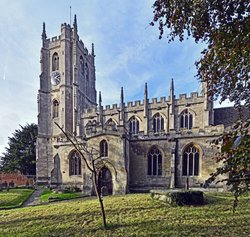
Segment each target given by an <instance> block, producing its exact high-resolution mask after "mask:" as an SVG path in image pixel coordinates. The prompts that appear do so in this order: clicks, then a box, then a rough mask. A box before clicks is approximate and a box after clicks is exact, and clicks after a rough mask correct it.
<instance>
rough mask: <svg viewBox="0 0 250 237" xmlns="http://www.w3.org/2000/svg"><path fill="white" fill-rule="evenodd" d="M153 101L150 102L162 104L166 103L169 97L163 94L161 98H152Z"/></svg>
mask: <svg viewBox="0 0 250 237" xmlns="http://www.w3.org/2000/svg"><path fill="white" fill-rule="evenodd" d="M151 101H152V102H151V103H150V104H153V105H154V104H162V103H166V102H167V99H166V97H165V96H162V97H160V100H158V98H152V99H151Z"/></svg>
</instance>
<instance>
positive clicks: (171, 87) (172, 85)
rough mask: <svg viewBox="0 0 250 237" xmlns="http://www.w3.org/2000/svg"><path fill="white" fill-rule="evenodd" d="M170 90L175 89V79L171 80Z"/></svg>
mask: <svg viewBox="0 0 250 237" xmlns="http://www.w3.org/2000/svg"><path fill="white" fill-rule="evenodd" d="M170 90H172V91H174V79H173V78H172V80H171V85H170Z"/></svg>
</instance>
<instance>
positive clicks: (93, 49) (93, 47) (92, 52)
mask: <svg viewBox="0 0 250 237" xmlns="http://www.w3.org/2000/svg"><path fill="white" fill-rule="evenodd" d="M91 54H92V56H94V57H95V46H94V43H92V51H91Z"/></svg>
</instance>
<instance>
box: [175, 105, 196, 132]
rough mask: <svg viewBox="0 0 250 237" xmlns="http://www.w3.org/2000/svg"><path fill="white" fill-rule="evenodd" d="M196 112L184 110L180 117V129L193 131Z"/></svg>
mask: <svg viewBox="0 0 250 237" xmlns="http://www.w3.org/2000/svg"><path fill="white" fill-rule="evenodd" d="M194 119H195V112H194V111H192V110H190V109H184V110H183V111H182V112H181V113H180V115H179V121H180V128H185V129H192V128H193V125H194Z"/></svg>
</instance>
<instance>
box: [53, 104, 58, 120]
mask: <svg viewBox="0 0 250 237" xmlns="http://www.w3.org/2000/svg"><path fill="white" fill-rule="evenodd" d="M58 115H59V102H58V101H57V100H54V101H53V118H57V117H58Z"/></svg>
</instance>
